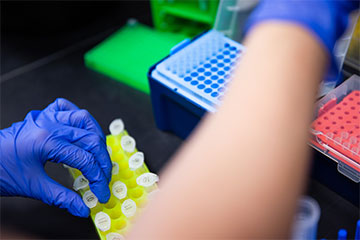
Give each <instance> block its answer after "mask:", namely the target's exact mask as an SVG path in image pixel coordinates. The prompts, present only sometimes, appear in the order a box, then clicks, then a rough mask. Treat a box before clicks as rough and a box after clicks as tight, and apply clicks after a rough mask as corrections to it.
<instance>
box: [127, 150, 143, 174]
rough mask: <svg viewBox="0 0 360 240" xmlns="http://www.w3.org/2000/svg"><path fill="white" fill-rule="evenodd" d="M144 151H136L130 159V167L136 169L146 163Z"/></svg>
mask: <svg viewBox="0 0 360 240" xmlns="http://www.w3.org/2000/svg"><path fill="white" fill-rule="evenodd" d="M144 158H145V157H144V153H142V152H137V153H134V154H133V155H132V156H131V157H130V159H129V167H130V169H131V170H133V171H134V170H136V169H138V168H139V167H141V166H142V165H143V164H144Z"/></svg>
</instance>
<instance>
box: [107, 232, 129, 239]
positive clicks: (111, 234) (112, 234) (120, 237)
mask: <svg viewBox="0 0 360 240" xmlns="http://www.w3.org/2000/svg"><path fill="white" fill-rule="evenodd" d="M106 240H125V238H124V237H123V236H122V235H120V234H118V233H114V232H111V233H108V234H106Z"/></svg>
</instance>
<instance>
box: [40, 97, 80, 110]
mask: <svg viewBox="0 0 360 240" xmlns="http://www.w3.org/2000/svg"><path fill="white" fill-rule="evenodd" d="M69 110H79V107H78V106H76V105H75V104H73V103H72V102H70V101H69V100H66V99H65V98H57V99H56V100H55V101H54V102H53V103H51V104H49V106H47V107H46V108H45V109H44V111H45V112H47V111H52V112H56V111H69Z"/></svg>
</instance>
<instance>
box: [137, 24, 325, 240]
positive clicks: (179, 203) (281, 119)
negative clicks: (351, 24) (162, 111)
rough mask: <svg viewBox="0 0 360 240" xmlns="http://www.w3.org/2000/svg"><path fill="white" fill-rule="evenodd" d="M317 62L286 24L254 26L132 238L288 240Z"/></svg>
mask: <svg viewBox="0 0 360 240" xmlns="http://www.w3.org/2000/svg"><path fill="white" fill-rule="evenodd" d="M325 64H326V57H325V54H324V51H323V50H322V49H321V47H320V45H319V44H318V43H317V42H316V40H314V39H313V38H312V37H311V36H310V35H309V34H308V33H307V32H306V31H305V30H303V29H302V28H300V27H297V26H295V25H285V24H279V23H266V24H263V25H259V26H258V27H256V28H255V29H254V31H253V32H252V33H251V34H250V35H249V37H248V39H247V54H246V55H245V56H244V58H243V59H242V60H241V64H240V65H239V68H238V70H237V73H236V74H235V77H234V79H233V81H232V84H231V86H230V89H229V92H228V93H227V95H226V97H225V99H224V102H223V104H222V106H221V107H220V108H219V111H218V112H217V113H216V114H213V115H211V116H210V115H209V116H207V117H206V119H205V120H204V121H203V123H202V124H201V126H200V127H199V128H198V130H197V132H196V133H195V134H194V135H193V136H192V137H191V139H190V140H188V141H187V143H186V146H185V147H184V148H183V149H182V150H181V151H180V152H179V154H177V156H176V157H175V159H173V162H172V164H171V165H170V167H168V168H167V169H166V171H165V172H164V174H163V176H162V182H163V184H162V185H161V189H162V192H161V193H160V194H159V195H158V196H157V198H156V199H155V200H154V202H152V203H151V204H150V205H149V207H148V209H147V211H146V212H145V214H144V215H143V216H142V218H141V219H140V221H139V222H138V224H137V225H136V226H135V229H134V231H133V232H132V237H133V238H147V239H150V238H151V237H152V238H154V239H155V238H156V239H159V238H164V239H166V238H167V239H170V238H171V239H174V238H195V237H198V238H206V237H222V238H224V237H243V238H249V237H254V238H256V237H268V238H269V237H279V236H285V235H286V234H287V229H288V227H289V226H290V222H291V218H292V214H293V211H294V209H295V204H296V198H297V197H298V195H299V194H300V192H301V190H302V187H303V183H304V180H305V174H306V169H307V162H308V161H307V160H306V159H307V147H306V141H307V137H308V134H307V128H308V124H309V122H310V119H311V114H312V105H313V102H314V100H315V94H316V89H317V85H318V83H319V82H320V80H321V79H322V75H323V72H324V66H325Z"/></svg>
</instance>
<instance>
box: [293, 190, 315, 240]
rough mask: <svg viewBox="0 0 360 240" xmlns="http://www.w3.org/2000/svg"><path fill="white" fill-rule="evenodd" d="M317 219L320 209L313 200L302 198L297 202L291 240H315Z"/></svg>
mask: <svg viewBox="0 0 360 240" xmlns="http://www.w3.org/2000/svg"><path fill="white" fill-rule="evenodd" d="M319 218H320V207H319V204H318V203H317V202H316V201H315V199H313V198H311V197H308V196H304V197H302V198H301V199H300V200H299V202H298V210H297V213H296V215H295V219H294V223H293V229H292V238H291V239H294V240H295V239H296V240H303V239H306V240H312V239H316V233H317V225H318V221H319Z"/></svg>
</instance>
